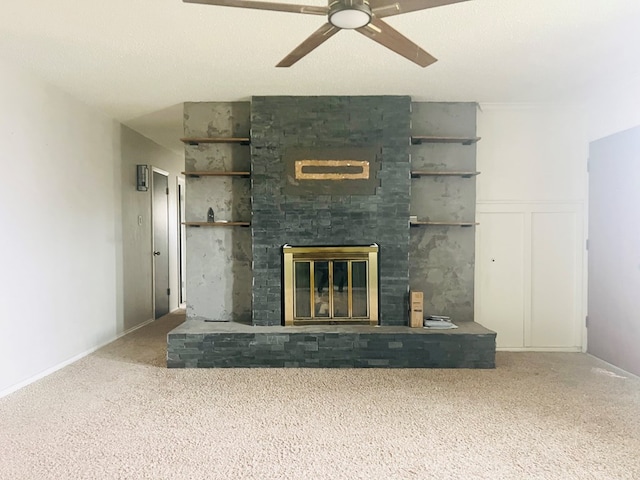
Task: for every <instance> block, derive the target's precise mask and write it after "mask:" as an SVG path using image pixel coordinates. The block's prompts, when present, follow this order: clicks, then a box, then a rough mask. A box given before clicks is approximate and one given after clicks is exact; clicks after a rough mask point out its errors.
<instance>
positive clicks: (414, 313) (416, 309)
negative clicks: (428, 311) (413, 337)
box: [409, 292, 424, 328]
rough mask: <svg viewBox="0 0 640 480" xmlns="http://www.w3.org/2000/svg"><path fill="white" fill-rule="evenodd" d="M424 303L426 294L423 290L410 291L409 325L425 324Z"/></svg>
mask: <svg viewBox="0 0 640 480" xmlns="http://www.w3.org/2000/svg"><path fill="white" fill-rule="evenodd" d="M423 305H424V294H423V293H422V292H409V326H410V327H411V328H421V327H422V326H423V321H424V313H423Z"/></svg>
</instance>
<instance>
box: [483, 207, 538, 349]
mask: <svg viewBox="0 0 640 480" xmlns="http://www.w3.org/2000/svg"><path fill="white" fill-rule="evenodd" d="M476 218H477V220H478V222H479V223H480V225H478V227H477V244H476V245H477V259H476V315H475V316H476V321H477V322H479V323H481V324H482V325H484V326H485V327H487V328H489V329H491V330H494V331H495V332H497V333H498V335H497V338H496V346H497V347H498V348H522V347H524V320H525V289H524V285H525V283H524V281H525V265H526V258H525V219H526V217H525V215H524V214H523V213H480V212H479V213H478V214H477V217H476Z"/></svg>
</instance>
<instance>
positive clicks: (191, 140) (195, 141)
mask: <svg viewBox="0 0 640 480" xmlns="http://www.w3.org/2000/svg"><path fill="white" fill-rule="evenodd" d="M180 141H181V142H182V143H186V144H187V145H200V144H201V143H239V144H240V145H249V144H250V143H251V139H250V138H249V137H204V138H203V137H201V138H197V137H186V138H181V139H180Z"/></svg>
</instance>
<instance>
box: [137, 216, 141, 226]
mask: <svg viewBox="0 0 640 480" xmlns="http://www.w3.org/2000/svg"><path fill="white" fill-rule="evenodd" d="M138 225H142V215H138Z"/></svg>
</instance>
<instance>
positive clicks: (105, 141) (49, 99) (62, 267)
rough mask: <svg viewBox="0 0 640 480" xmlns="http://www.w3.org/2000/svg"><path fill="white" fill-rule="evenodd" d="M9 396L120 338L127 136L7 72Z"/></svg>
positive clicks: (2, 97)
mask: <svg viewBox="0 0 640 480" xmlns="http://www.w3.org/2000/svg"><path fill="white" fill-rule="evenodd" d="M0 72H1V73H0V105H2V108H1V109H0V152H1V158H2V169H3V173H4V182H3V187H2V188H1V189H0V214H1V217H2V218H1V219H0V225H2V227H1V228H2V235H1V236H0V252H1V254H2V259H3V260H2V267H3V268H2V276H1V279H0V304H1V305H2V313H1V316H2V319H1V325H0V330H1V332H2V334H1V335H0V373H1V374H0V392H2V391H3V390H5V389H8V388H9V387H11V386H14V385H16V384H19V383H20V382H22V381H24V380H26V379H28V378H30V377H32V376H34V375H37V374H39V373H40V372H43V371H45V370H47V369H49V368H51V367H52V366H55V365H57V364H59V363H61V362H64V361H66V360H68V359H70V358H73V357H74V356H76V355H78V354H80V353H82V352H84V351H86V350H88V349H91V348H92V347H94V346H96V345H98V344H100V343H103V342H106V341H108V340H110V339H113V338H114V337H115V335H116V333H117V330H116V322H115V318H116V316H117V308H116V292H117V269H116V265H117V255H116V254H117V242H118V239H117V230H116V225H117V223H118V222H119V220H120V218H119V210H120V208H119V201H120V198H119V196H118V195H117V193H118V188H117V184H118V178H117V174H118V173H119V162H120V159H119V126H118V124H117V123H116V122H114V121H113V120H110V119H108V118H106V117H105V116H103V115H101V114H100V113H97V112H96V111H94V110H92V109H90V108H88V107H86V106H85V105H83V104H81V103H79V102H77V101H75V100H74V99H72V98H71V97H69V96H68V95H65V94H63V93H61V92H60V91H58V90H56V89H55V88H53V87H50V86H48V85H46V84H44V83H43V82H41V81H39V80H37V79H36V78H34V77H32V76H31V75H29V74H27V73H26V72H23V71H21V70H18V69H17V68H15V67H13V66H11V65H8V64H3V65H1V66H0Z"/></svg>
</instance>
